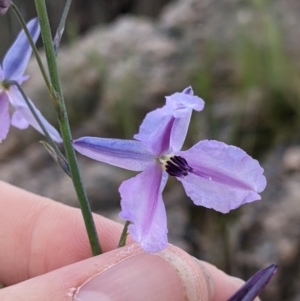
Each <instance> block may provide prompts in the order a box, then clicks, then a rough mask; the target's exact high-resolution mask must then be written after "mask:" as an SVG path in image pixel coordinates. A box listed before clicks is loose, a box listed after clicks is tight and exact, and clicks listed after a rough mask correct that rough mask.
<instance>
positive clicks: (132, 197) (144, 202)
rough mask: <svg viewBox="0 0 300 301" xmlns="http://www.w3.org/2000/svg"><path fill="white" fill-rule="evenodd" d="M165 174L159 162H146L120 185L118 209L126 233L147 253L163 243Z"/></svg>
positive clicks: (165, 243) (164, 240)
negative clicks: (142, 168)
mask: <svg viewBox="0 0 300 301" xmlns="http://www.w3.org/2000/svg"><path fill="white" fill-rule="evenodd" d="M166 180H167V176H166V175H165V173H164V174H163V171H162V169H161V167H160V165H159V164H156V163H153V164H150V165H149V166H148V167H147V168H146V169H145V170H144V171H143V172H142V173H140V174H138V175H137V176H135V177H134V178H131V179H129V180H127V181H124V182H123V183H122V185H121V186H120V189H119V191H120V194H121V197H122V200H121V206H122V212H121V213H120V215H119V216H120V217H121V218H123V219H125V220H128V221H130V222H131V223H132V224H130V225H129V228H128V229H129V233H130V234H131V236H132V237H133V239H134V240H135V241H136V242H138V243H139V244H140V245H141V247H142V248H143V249H144V250H145V251H146V252H149V253H154V252H158V251H161V250H163V249H164V248H165V247H166V245H167V243H168V238H167V233H168V229H167V219H166V210H165V206H164V203H163V200H162V190H163V188H164V186H165V183H166Z"/></svg>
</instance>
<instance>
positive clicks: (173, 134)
mask: <svg viewBox="0 0 300 301" xmlns="http://www.w3.org/2000/svg"><path fill="white" fill-rule="evenodd" d="M166 99H167V104H166V105H165V106H164V107H162V108H160V109H157V110H154V111H152V112H150V113H148V114H147V115H146V117H145V119H144V121H143V123H142V124H141V126H140V129H139V133H138V134H136V135H135V136H134V138H135V139H137V140H139V141H142V142H143V143H145V144H146V145H147V146H148V147H149V149H151V151H152V152H153V153H154V154H155V155H157V156H158V155H163V154H165V153H167V152H170V151H178V150H180V149H181V147H182V145H183V143H184V140H185V137H186V133H187V130H188V126H189V124H190V119H191V115H192V111H193V109H194V110H197V111H200V110H202V109H203V107H204V101H203V100H202V99H201V98H199V97H198V96H193V90H192V88H191V87H188V88H186V89H185V90H184V91H183V92H182V93H175V94H173V95H171V96H167V97H166Z"/></svg>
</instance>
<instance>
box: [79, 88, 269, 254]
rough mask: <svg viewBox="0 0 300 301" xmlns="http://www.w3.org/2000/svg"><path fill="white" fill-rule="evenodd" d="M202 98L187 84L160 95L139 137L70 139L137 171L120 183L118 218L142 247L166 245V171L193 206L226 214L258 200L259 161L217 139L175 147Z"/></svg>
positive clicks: (95, 155)
mask: <svg viewBox="0 0 300 301" xmlns="http://www.w3.org/2000/svg"><path fill="white" fill-rule="evenodd" d="M203 107H204V101H203V100H202V99H201V98H199V97H197V96H195V95H194V93H193V90H192V88H191V87H189V88H186V89H185V90H184V91H183V92H182V93H175V94H173V95H171V96H168V97H166V105H165V106H164V107H162V108H160V109H157V110H155V111H152V112H150V113H148V114H147V116H146V118H145V119H144V121H143V123H142V124H141V126H140V131H139V133H138V134H137V135H135V136H134V138H135V139H137V140H139V141H136V140H119V139H105V138H95V137H82V138H80V139H78V140H76V141H74V148H75V149H76V150H77V151H78V152H80V153H81V154H83V155H85V156H87V157H90V158H93V159H95V160H98V161H102V162H105V163H108V164H111V165H115V166H118V167H122V168H125V169H129V170H134V171H142V172H141V173H140V174H138V175H137V176H135V177H134V178H131V179H129V180H127V181H124V182H123V183H122V184H121V186H120V189H119V191H120V194H121V197H122V200H121V206H122V212H121V213H120V217H121V218H123V219H125V220H129V221H130V222H131V224H130V226H129V232H130V234H131V235H132V237H133V238H134V239H135V240H136V241H137V242H139V243H140V244H141V246H142V248H143V249H144V250H146V251H147V252H157V251H160V250H162V249H164V248H165V246H166V245H167V232H168V230H167V221H166V212H165V206H164V203H163V200H162V191H163V189H164V187H165V184H166V181H167V178H168V175H171V176H174V177H176V178H177V179H178V180H179V181H180V182H181V183H182V185H183V187H184V189H185V191H186V194H187V195H188V196H189V197H190V198H191V199H192V201H193V202H194V203H195V204H196V205H200V206H204V207H207V208H213V209H215V210H217V211H220V212H223V213H226V212H229V211H230V210H232V209H235V208H237V207H239V206H241V205H242V204H245V203H249V202H253V201H255V200H259V199H260V196H259V194H258V193H259V192H262V191H263V190H264V188H265V186H266V179H265V177H264V176H263V175H262V173H263V169H262V168H261V167H260V165H259V163H258V162H257V161H256V160H254V159H252V158H251V157H250V156H248V155H247V154H246V153H245V152H244V151H243V150H241V149H240V148H237V147H235V146H229V145H226V144H224V143H222V142H218V141H209V140H204V141H200V142H199V143H197V144H196V145H194V146H193V147H192V148H190V149H189V150H187V151H180V149H181V147H182V145H183V143H184V140H185V137H186V133H187V130H188V126H189V123H190V118H191V114H192V111H193V110H196V111H201V110H202V109H203Z"/></svg>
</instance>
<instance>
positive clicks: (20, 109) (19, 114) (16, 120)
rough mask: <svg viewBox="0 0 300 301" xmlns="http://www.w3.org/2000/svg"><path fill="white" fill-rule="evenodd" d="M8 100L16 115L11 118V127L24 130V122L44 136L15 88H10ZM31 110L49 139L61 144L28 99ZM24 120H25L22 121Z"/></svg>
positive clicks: (51, 127)
mask: <svg viewBox="0 0 300 301" xmlns="http://www.w3.org/2000/svg"><path fill="white" fill-rule="evenodd" d="M8 96H9V100H10V102H11V104H12V105H13V106H14V108H15V110H16V113H15V114H16V115H14V117H13V125H14V126H15V127H17V128H20V129H24V128H26V122H27V123H28V124H30V125H31V126H33V127H34V128H35V129H36V130H37V131H38V132H40V133H41V134H43V135H44V132H43V130H42V129H41V127H40V126H39V124H38V123H37V121H36V119H35V118H34V116H33V114H32V113H31V111H30V109H29V108H28V107H27V104H26V102H25V100H24V99H23V96H22V95H21V93H20V92H19V90H18V89H17V88H16V87H10V90H9V92H8ZM29 101H30V103H31V105H32V107H33V109H34V110H35V112H36V114H37V115H38V117H39V119H40V120H41V122H42V123H43V125H44V127H45V128H46V130H47V132H48V133H49V135H50V136H51V138H52V139H53V140H54V141H55V142H57V143H61V142H62V139H61V137H60V135H59V133H58V132H57V130H56V129H55V128H54V127H53V126H52V125H51V124H50V123H49V122H48V121H47V120H46V119H45V117H44V116H43V115H42V114H41V112H40V111H39V110H38V109H37V108H36V106H35V105H34V104H33V102H32V101H31V100H30V99H29ZM24 119H25V120H24Z"/></svg>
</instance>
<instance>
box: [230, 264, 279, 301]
mask: <svg viewBox="0 0 300 301" xmlns="http://www.w3.org/2000/svg"><path fill="white" fill-rule="evenodd" d="M277 269H278V266H277V265H276V264H275V263H273V264H271V265H270V266H268V267H266V268H264V269H262V270H260V271H258V272H257V273H256V274H254V275H253V276H252V277H251V278H250V279H249V280H248V281H247V282H246V283H245V284H244V285H243V286H242V287H241V288H240V289H239V290H238V291H237V292H236V293H235V294H234V295H233V296H231V297H230V298H229V299H228V300H227V301H253V300H254V299H255V298H256V297H257V296H258V294H259V293H260V292H261V291H262V290H263V289H264V287H265V286H266V285H267V284H268V283H269V281H270V280H271V279H272V277H273V276H274V275H275V273H276V272H277Z"/></svg>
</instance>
